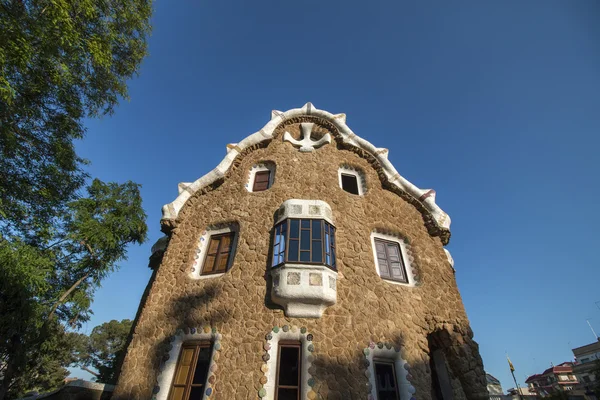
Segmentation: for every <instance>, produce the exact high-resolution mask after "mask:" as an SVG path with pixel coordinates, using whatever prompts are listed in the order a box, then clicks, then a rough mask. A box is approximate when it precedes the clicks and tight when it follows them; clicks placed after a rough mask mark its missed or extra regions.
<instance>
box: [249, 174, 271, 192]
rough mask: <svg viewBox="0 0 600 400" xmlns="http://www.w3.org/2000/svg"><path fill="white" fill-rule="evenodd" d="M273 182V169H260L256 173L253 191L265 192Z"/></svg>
mask: <svg viewBox="0 0 600 400" xmlns="http://www.w3.org/2000/svg"><path fill="white" fill-rule="evenodd" d="M270 182H271V171H268V170H267V171H258V172H257V173H256V174H255V175H254V184H253V186H252V191H253V192H263V191H265V190H267V189H268V188H269V184H270Z"/></svg>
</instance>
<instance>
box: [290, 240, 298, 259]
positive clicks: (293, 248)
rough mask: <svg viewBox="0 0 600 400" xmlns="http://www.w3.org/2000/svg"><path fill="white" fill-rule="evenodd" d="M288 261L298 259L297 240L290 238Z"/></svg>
mask: <svg viewBox="0 0 600 400" xmlns="http://www.w3.org/2000/svg"><path fill="white" fill-rule="evenodd" d="M288 261H298V241H297V240H290V248H289V249H288Z"/></svg>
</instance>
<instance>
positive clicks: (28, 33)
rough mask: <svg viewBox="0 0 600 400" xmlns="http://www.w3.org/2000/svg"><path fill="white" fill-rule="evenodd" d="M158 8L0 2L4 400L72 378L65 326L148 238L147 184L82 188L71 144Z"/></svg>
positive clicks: (114, 90)
mask: <svg viewBox="0 0 600 400" xmlns="http://www.w3.org/2000/svg"><path fill="white" fill-rule="evenodd" d="M151 14H152V1H151V0H0V400H3V399H4V398H6V396H7V395H8V396H16V395H17V394H19V393H22V392H23V391H24V390H26V389H31V388H45V389H49V388H51V387H52V386H53V385H56V384H57V382H59V381H60V380H61V376H62V377H64V373H65V371H64V366H67V365H69V364H70V363H72V362H73V360H74V359H77V357H79V355H77V354H78V353H79V352H81V351H83V350H81V349H79V350H77V346H71V347H69V346H67V345H68V344H76V343H78V342H81V340H80V339H81V337H79V336H73V335H77V334H75V333H72V332H68V329H67V328H70V327H71V328H77V327H78V326H79V325H80V324H81V323H82V322H83V321H86V320H88V319H89V315H90V313H91V310H90V305H91V302H92V299H93V294H94V290H95V289H96V288H97V287H98V286H99V285H100V283H101V282H102V280H103V279H104V278H105V277H106V276H107V275H108V274H109V273H110V272H112V271H113V270H114V269H115V268H117V267H118V265H119V263H120V262H122V261H123V260H125V259H126V248H127V246H128V245H129V244H131V243H141V242H143V241H144V240H145V238H146V229H147V228H146V224H145V218H146V215H145V213H144V210H143V208H142V205H141V198H140V193H139V186H138V185H137V184H135V183H133V182H126V183H125V184H116V183H104V182H101V181H99V180H93V181H92V182H91V183H90V184H89V185H88V187H87V188H85V186H86V183H89V181H88V178H89V176H87V174H86V173H85V171H84V167H85V165H86V163H87V161H86V160H83V159H82V158H81V157H79V156H78V155H77V153H76V151H75V141H76V140H79V139H82V138H83V137H84V133H85V127H84V125H83V121H84V118H85V117H96V116H100V115H105V114H110V113H111V112H112V111H113V110H114V108H115V106H116V105H117V103H118V101H119V100H120V99H121V98H127V85H126V83H127V80H128V79H130V78H132V77H133V76H135V75H136V74H137V73H138V71H139V67H140V64H141V62H142V60H143V58H144V57H145V56H146V54H147V37H148V35H149V33H150V29H151V27H150V17H151ZM61 368H62V369H61Z"/></svg>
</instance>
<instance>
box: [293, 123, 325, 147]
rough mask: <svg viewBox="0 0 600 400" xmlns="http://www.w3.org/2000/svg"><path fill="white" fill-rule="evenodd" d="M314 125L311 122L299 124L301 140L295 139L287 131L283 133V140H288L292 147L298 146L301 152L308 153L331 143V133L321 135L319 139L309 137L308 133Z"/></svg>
mask: <svg viewBox="0 0 600 400" xmlns="http://www.w3.org/2000/svg"><path fill="white" fill-rule="evenodd" d="M314 125H315V124H313V123H312V122H304V123H302V124H300V129H301V130H302V139H301V140H296V139H294V138H293V137H292V135H291V134H290V133H289V132H285V133H284V134H283V141H284V142H290V143H291V144H292V145H293V146H294V147H299V150H300V151H301V152H303V153H310V152H312V151H314V150H315V149H318V148H319V147H321V146H323V145H325V144H328V143H331V135H330V134H329V133H326V134H325V135H323V137H322V138H321V139H319V140H312V139H311V138H310V134H311V132H312V128H313V126H314Z"/></svg>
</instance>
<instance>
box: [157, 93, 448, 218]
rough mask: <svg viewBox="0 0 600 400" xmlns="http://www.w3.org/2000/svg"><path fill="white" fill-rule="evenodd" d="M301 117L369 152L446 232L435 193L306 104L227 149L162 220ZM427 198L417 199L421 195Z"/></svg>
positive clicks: (339, 121) (341, 120)
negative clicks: (246, 152) (316, 120)
mask: <svg viewBox="0 0 600 400" xmlns="http://www.w3.org/2000/svg"><path fill="white" fill-rule="evenodd" d="M303 115H311V116H316V117H321V118H323V119H326V120H327V121H329V122H331V123H332V124H333V125H335V127H336V128H337V129H338V131H339V132H340V134H341V136H342V140H343V141H344V143H348V144H352V145H354V146H356V147H359V148H361V149H363V150H365V151H367V152H369V153H371V154H372V155H373V156H374V157H375V158H376V159H377V161H379V163H380V164H381V167H382V169H383V172H384V173H385V175H386V177H387V178H388V180H389V181H390V183H392V184H393V185H395V186H397V187H398V188H400V189H402V190H404V191H405V192H407V193H409V194H410V195H411V196H413V197H415V198H416V199H418V200H420V201H421V203H423V205H424V206H425V208H426V209H427V210H428V211H429V212H431V214H432V215H433V217H434V219H435V220H436V222H437V224H438V226H440V227H442V228H446V229H450V217H449V216H448V214H446V213H445V212H444V211H443V210H442V209H441V208H440V207H439V206H438V205H437V204H436V203H435V192H434V191H432V190H429V189H419V188H418V187H416V186H415V185H413V184H412V183H410V182H409V181H408V180H406V179H405V178H404V177H402V176H401V175H400V174H399V173H398V171H397V170H396V168H394V166H393V165H392V163H391V162H390V161H389V160H388V158H387V157H388V151H387V149H383V148H377V147H375V146H374V145H373V144H371V143H370V142H369V141H367V140H365V139H362V138H361V137H359V136H357V135H356V134H355V133H354V132H352V130H351V129H350V128H349V127H348V125H346V115H345V114H336V115H334V114H331V113H330V112H328V111H324V110H318V109H316V108H315V107H314V106H313V105H312V103H306V104H305V105H304V106H303V107H302V108H294V109H291V110H288V111H286V112H281V111H272V112H271V120H270V121H269V122H268V123H267V124H266V125H265V126H264V127H263V128H262V129H261V130H259V131H258V132H255V133H253V134H251V135H250V136H248V137H246V138H245V139H244V140H242V141H241V142H239V143H237V145H236V146H234V147H233V148H230V149H229V151H228V152H227V154H226V155H225V158H224V159H223V161H221V162H220V163H219V165H217V167H216V168H215V169H213V170H212V171H210V172H209V173H207V174H206V175H204V176H203V177H201V178H200V179H198V180H196V181H195V182H193V183H191V184H189V185H188V184H185V186H186V187H185V190H182V191H181V192H180V193H179V196H177V198H176V199H175V201H173V202H172V203H170V204H166V205H165V206H163V208H162V214H163V219H171V220H173V219H176V218H177V215H178V214H179V211H180V210H181V208H182V207H183V205H184V204H185V202H186V201H187V200H188V199H189V198H190V197H191V196H192V194H193V193H195V192H196V191H198V190H200V189H202V188H203V187H205V186H208V185H210V184H211V183H213V182H215V181H216V180H218V179H220V178H222V177H224V176H225V174H226V173H227V171H228V170H229V168H230V167H231V165H232V164H233V160H235V158H236V157H237V156H238V155H239V154H240V153H241V152H243V151H244V150H245V149H247V148H249V147H251V146H254V145H256V144H258V143H261V142H263V141H265V140H271V139H273V133H274V131H275V128H277V126H279V124H280V123H281V122H283V121H285V120H286V119H290V118H295V117H299V116H303ZM425 194H427V196H426V197H425V198H424V199H422V200H421V197H422V196H423V195H425Z"/></svg>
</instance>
